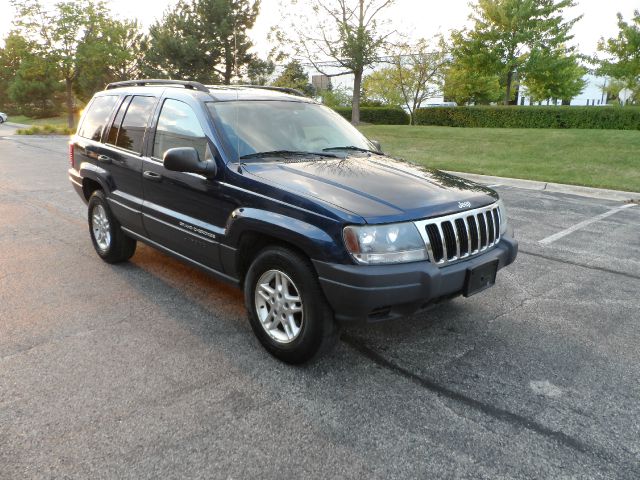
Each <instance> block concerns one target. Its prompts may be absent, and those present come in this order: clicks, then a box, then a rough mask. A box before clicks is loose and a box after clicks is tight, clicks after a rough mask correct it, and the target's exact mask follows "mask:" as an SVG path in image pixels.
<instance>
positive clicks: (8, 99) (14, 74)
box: [0, 32, 60, 117]
mask: <svg viewBox="0 0 640 480" xmlns="http://www.w3.org/2000/svg"><path fill="white" fill-rule="evenodd" d="M59 81H60V78H59V75H58V73H57V71H56V65H55V64H54V63H53V62H52V61H51V60H49V59H47V58H44V57H42V56H41V55H40V54H39V52H38V51H37V50H36V45H34V44H33V43H32V42H29V41H28V40H27V39H26V38H24V37H23V36H21V35H19V34H18V33H16V32H12V33H10V34H9V35H8V36H7V37H6V38H5V46H4V48H1V49H0V104H2V105H7V106H11V108H12V110H14V111H16V112H17V111H19V113H22V114H25V115H29V116H34V117H47V116H50V115H52V114H54V113H55V112H56V111H58V109H59V107H60V98H59V93H60V84H59ZM18 106H19V109H18V108H17V107H18ZM5 108H6V107H5Z"/></svg>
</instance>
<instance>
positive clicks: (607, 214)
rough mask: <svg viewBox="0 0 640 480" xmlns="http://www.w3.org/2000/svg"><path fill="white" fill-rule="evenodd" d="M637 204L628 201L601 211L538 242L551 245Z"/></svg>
mask: <svg viewBox="0 0 640 480" xmlns="http://www.w3.org/2000/svg"><path fill="white" fill-rule="evenodd" d="M635 206H636V204H635V203H627V204H626V205H621V206H619V207H616V208H612V209H611V210H609V211H608V212H604V213H601V214H600V215H596V216H595V217H593V218H590V219H588V220H585V221H583V222H580V223H576V224H575V225H573V226H572V227H569V228H567V229H565V230H562V231H561V232H558V233H554V234H553V235H549V236H548V237H546V238H543V239H542V240H540V241H538V243H541V244H543V245H549V244H550V243H553V242H555V241H556V240H558V239H560V238H562V237H566V236H567V235H569V234H570V233H573V232H575V231H576V230H580V229H581V228H584V227H586V226H587V225H591V224H592V223H595V222H597V221H598V220H602V219H603V218H607V217H610V216H611V215H614V214H616V213H618V212H619V211H620V210H624V209H625V208H630V207H635Z"/></svg>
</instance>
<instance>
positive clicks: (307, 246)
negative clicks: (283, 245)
mask: <svg viewBox="0 0 640 480" xmlns="http://www.w3.org/2000/svg"><path fill="white" fill-rule="evenodd" d="M327 227H328V228H327V230H328V231H326V230H323V229H321V228H319V227H317V226H315V225H311V224H309V223H306V222H304V221H302V220H299V219H296V218H292V217H288V216H285V215H282V214H279V213H275V212H270V211H267V210H260V209H257V208H238V209H236V210H234V211H233V212H232V213H231V215H230V217H229V220H228V221H227V226H226V229H225V230H226V239H225V243H226V245H228V246H230V247H235V246H237V245H239V243H240V237H241V236H242V234H243V233H245V232H257V233H264V234H265V235H268V236H270V237H275V238H277V239H279V240H282V241H284V242H287V243H290V244H292V245H295V246H296V247H297V248H299V249H300V250H302V251H303V252H304V253H305V254H307V256H308V257H309V258H312V259H314V260H325V261H336V258H342V257H343V256H344V254H343V252H342V251H341V250H340V248H339V245H341V243H342V242H341V241H336V239H335V238H333V237H332V235H331V233H333V235H334V236H335V235H337V234H338V233H339V232H340V227H339V224H338V223H337V222H329V221H328V222H327ZM332 230H333V232H332Z"/></svg>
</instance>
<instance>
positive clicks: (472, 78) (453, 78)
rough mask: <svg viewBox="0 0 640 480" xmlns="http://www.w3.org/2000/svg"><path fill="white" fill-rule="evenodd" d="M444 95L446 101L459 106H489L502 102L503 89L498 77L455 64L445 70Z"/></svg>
mask: <svg viewBox="0 0 640 480" xmlns="http://www.w3.org/2000/svg"><path fill="white" fill-rule="evenodd" d="M443 93H444V98H445V99H446V100H448V101H453V102H456V103H457V104H458V105H466V104H472V105H488V104H490V103H493V102H497V101H498V100H500V98H501V97H502V87H501V86H500V79H499V77H498V76H497V75H491V74H487V73H485V72H479V71H477V70H476V69H474V68H473V67H471V66H467V65H464V64H461V63H458V62H455V63H452V64H450V65H449V66H448V67H447V68H446V70H445V74H444V88H443Z"/></svg>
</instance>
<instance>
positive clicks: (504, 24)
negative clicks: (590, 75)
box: [453, 0, 581, 105]
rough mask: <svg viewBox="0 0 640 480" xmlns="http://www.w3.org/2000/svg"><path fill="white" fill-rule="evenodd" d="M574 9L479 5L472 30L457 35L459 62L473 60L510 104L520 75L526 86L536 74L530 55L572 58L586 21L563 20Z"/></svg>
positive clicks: (562, 3) (496, 1)
mask: <svg viewBox="0 0 640 480" xmlns="http://www.w3.org/2000/svg"><path fill="white" fill-rule="evenodd" d="M573 6H575V2H574V0H558V1H556V0H478V3H477V4H475V5H473V6H472V8H473V13H472V15H471V16H470V17H469V18H470V19H471V20H472V21H473V24H474V25H473V28H472V29H471V30H470V31H466V32H455V33H454V35H453V38H454V57H458V58H464V57H467V58H471V59H473V61H474V62H475V65H476V69H477V70H478V71H481V72H484V73H485V75H498V76H499V77H500V79H501V84H502V85H503V87H504V100H503V101H504V104H505V105H508V104H509V103H510V101H511V99H512V88H513V86H514V81H515V79H516V76H519V79H520V80H521V81H522V80H524V78H525V77H526V74H527V73H528V72H530V71H531V68H528V66H529V65H528V62H529V59H530V58H531V55H530V54H531V52H535V51H536V50H542V51H545V52H555V51H556V50H558V49H561V50H564V51H565V53H566V54H573V49H572V48H569V47H566V45H567V42H568V41H569V40H571V39H572V38H573V36H572V35H571V34H570V30H571V28H572V27H573V25H574V24H575V23H576V22H577V21H578V20H579V19H580V18H581V17H577V18H574V19H572V20H568V21H565V20H564V19H563V11H564V9H566V8H569V7H573ZM466 63H467V64H470V63H471V62H466Z"/></svg>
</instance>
